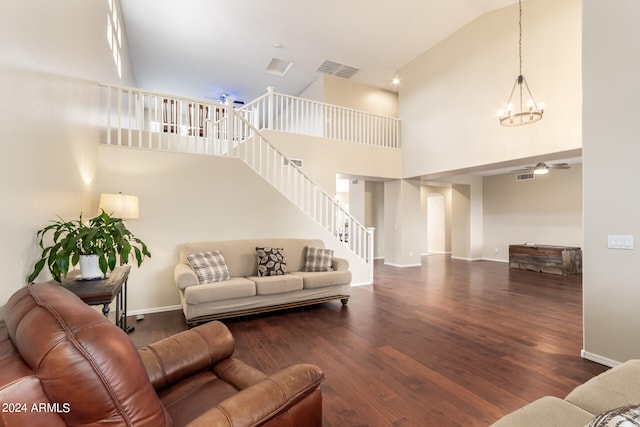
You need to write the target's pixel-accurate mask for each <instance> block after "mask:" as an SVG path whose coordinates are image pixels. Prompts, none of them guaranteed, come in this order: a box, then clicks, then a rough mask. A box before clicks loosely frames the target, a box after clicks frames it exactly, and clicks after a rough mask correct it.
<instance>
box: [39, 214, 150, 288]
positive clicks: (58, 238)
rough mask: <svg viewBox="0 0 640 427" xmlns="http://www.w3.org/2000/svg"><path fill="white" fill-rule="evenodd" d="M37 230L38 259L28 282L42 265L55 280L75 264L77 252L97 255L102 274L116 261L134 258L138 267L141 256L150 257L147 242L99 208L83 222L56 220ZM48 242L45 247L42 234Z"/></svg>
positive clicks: (121, 261) (76, 262)
mask: <svg viewBox="0 0 640 427" xmlns="http://www.w3.org/2000/svg"><path fill="white" fill-rule="evenodd" d="M51 222H52V223H51V224H50V225H48V226H46V227H44V228H42V229H41V230H38V233H37V238H38V245H39V246H40V247H41V248H42V254H41V255H40V259H39V260H38V261H37V262H36V264H35V266H34V268H33V272H31V274H30V275H29V277H28V279H27V280H28V281H29V282H32V281H33V280H34V279H35V278H36V277H38V275H39V274H40V272H41V271H42V269H43V268H44V267H45V265H46V266H47V267H48V268H49V271H50V272H51V274H52V276H53V278H54V279H55V280H57V281H58V282H61V281H62V279H63V278H64V277H65V276H66V275H67V273H68V272H69V268H70V267H72V266H74V265H76V264H78V261H79V259H80V255H98V262H99V265H100V270H101V271H102V273H104V274H106V273H107V271H111V270H113V269H114V268H115V267H116V264H117V263H119V264H120V265H122V264H128V262H129V258H130V257H132V256H133V258H135V260H136V262H137V264H138V267H139V266H140V264H142V261H143V260H144V258H145V257H151V253H150V252H149V250H148V249H147V245H146V244H145V243H144V242H143V241H142V240H140V239H138V238H137V237H135V236H134V235H133V233H131V232H130V231H129V230H128V229H127V227H126V226H125V224H124V221H123V220H122V219H121V218H114V217H112V216H110V215H109V214H107V213H106V212H104V211H102V212H101V213H100V215H98V216H96V217H95V218H91V219H90V220H89V221H88V222H87V223H86V224H85V222H83V220H82V214H80V218H79V219H77V220H72V221H64V220H62V218H60V217H58V220H53V221H51ZM49 235H50V236H51V238H52V243H51V245H49V246H45V239H46V236H49Z"/></svg>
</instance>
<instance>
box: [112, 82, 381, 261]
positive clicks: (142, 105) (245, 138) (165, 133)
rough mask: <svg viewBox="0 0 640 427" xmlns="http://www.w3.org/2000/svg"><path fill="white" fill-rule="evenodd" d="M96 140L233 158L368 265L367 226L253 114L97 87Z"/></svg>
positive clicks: (369, 234) (370, 256)
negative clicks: (101, 122)
mask: <svg viewBox="0 0 640 427" xmlns="http://www.w3.org/2000/svg"><path fill="white" fill-rule="evenodd" d="M101 90H102V94H103V102H104V110H105V112H106V115H105V129H104V135H103V137H102V143H103V144H106V145H110V146H120V147H132V148H142V149H152V150H162V151H174V152H188V153H194V154H205V155H216V156H227V157H237V158H240V159H242V160H243V161H244V162H245V163H246V164H247V165H248V166H249V167H251V168H252V169H253V170H254V171H255V172H256V173H258V174H259V175H260V176H261V177H262V178H263V179H265V180H266V181H267V182H269V184H271V185H272V186H273V187H274V188H276V189H277V190H278V191H280V192H281V193H282V194H283V195H284V196H286V197H287V198H288V199H289V200H291V201H292V202H293V203H294V204H295V205H296V206H298V208H300V209H301V210H302V211H303V212H305V213H306V214H307V215H309V216H310V217H311V218H313V219H314V220H315V221H316V222H317V223H318V224H320V225H321V226H322V227H323V228H324V229H325V230H327V231H328V232H329V233H330V234H331V235H333V236H334V237H335V238H336V239H338V240H340V241H341V242H342V243H343V244H344V245H346V246H347V247H348V248H349V249H351V250H352V251H353V252H354V253H355V254H356V255H357V256H358V257H360V258H361V259H363V260H364V261H365V262H367V263H368V264H369V265H370V266H371V271H372V272H373V238H374V235H373V229H367V228H366V227H364V225H362V224H361V223H360V222H359V221H358V220H356V219H355V218H354V217H353V216H352V215H350V214H349V213H348V212H347V211H346V210H345V209H344V208H343V207H342V206H341V205H339V204H338V203H337V202H336V201H335V200H334V198H333V197H332V196H331V195H329V194H328V193H327V192H326V191H324V190H323V189H322V188H321V187H320V186H318V185H317V184H316V183H315V182H313V180H312V179H311V178H309V177H308V176H307V175H306V174H305V173H304V172H303V171H302V170H301V169H300V168H299V167H298V166H297V165H295V164H294V163H293V162H291V161H290V160H289V159H288V158H287V157H286V156H285V155H284V154H282V153H281V152H280V151H279V150H278V149H277V148H276V147H274V146H273V145H272V144H271V143H270V142H269V141H268V140H267V139H266V138H265V137H264V136H263V135H262V134H261V132H260V131H259V130H258V129H257V128H256V126H255V125H254V124H253V122H252V121H254V120H255V116H252V115H250V114H248V113H247V111H244V110H240V111H237V110H235V109H233V108H229V107H227V106H225V105H222V104H216V103H207V102H204V101H201V100H195V99H188V98H176V97H172V96H169V95H164V94H159V93H152V92H146V91H141V90H138V89H133V88H123V87H114V86H101Z"/></svg>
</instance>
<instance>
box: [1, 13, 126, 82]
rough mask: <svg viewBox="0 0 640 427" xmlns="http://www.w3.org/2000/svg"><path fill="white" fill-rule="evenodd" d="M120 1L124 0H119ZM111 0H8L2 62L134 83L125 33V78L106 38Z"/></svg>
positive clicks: (2, 28)
mask: <svg viewBox="0 0 640 427" xmlns="http://www.w3.org/2000/svg"><path fill="white" fill-rule="evenodd" d="M114 3H115V4H116V7H119V1H118V0H114ZM108 13H109V6H108V2H107V1H106V0H103V1H86V0H64V1H48V0H27V1H9V2H3V5H2V13H1V14H0V64H5V65H9V66H12V67H16V68H24V69H29V70H37V71H41V72H46V73H50V74H58V75H63V76H71V77H79V78H83V79H91V80H95V81H99V82H101V83H106V84H118V85H123V86H135V76H134V73H133V66H132V64H131V60H130V56H129V47H128V44H127V37H126V33H125V34H123V37H122V52H121V59H122V78H120V77H119V76H118V72H117V68H116V65H115V62H114V60H113V56H112V52H111V49H110V48H109V45H108V42H107V14H108Z"/></svg>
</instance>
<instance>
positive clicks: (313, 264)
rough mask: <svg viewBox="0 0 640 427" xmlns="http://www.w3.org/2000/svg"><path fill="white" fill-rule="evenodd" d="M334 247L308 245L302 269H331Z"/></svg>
mask: <svg viewBox="0 0 640 427" xmlns="http://www.w3.org/2000/svg"><path fill="white" fill-rule="evenodd" d="M332 259H333V249H324V248H312V247H310V246H307V251H306V254H305V257H304V268H303V269H302V271H331V270H333V269H332V268H331V261H332Z"/></svg>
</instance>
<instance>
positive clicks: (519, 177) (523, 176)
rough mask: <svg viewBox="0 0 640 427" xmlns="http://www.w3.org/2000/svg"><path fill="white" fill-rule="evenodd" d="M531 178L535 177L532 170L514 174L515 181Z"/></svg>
mask: <svg viewBox="0 0 640 427" xmlns="http://www.w3.org/2000/svg"><path fill="white" fill-rule="evenodd" d="M531 179H536V176H535V174H534V173H533V172H531V173H519V174H518V175H516V181H529V180H531Z"/></svg>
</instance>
